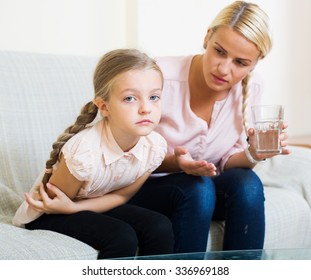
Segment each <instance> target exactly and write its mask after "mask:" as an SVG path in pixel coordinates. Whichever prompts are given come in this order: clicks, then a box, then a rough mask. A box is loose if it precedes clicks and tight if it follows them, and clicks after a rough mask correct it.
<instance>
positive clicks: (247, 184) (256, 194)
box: [227, 168, 264, 205]
mask: <svg viewBox="0 0 311 280" xmlns="http://www.w3.org/2000/svg"><path fill="white" fill-rule="evenodd" d="M227 175H229V176H230V178H228V179H227V184H228V185H229V186H231V192H232V193H233V194H235V197H236V199H238V200H241V201H243V203H249V204H250V205H256V204H257V203H259V204H262V202H263V201H264V190H263V184H262V182H261V180H260V178H259V177H258V176H257V174H256V173H255V172H254V171H253V170H252V169H247V168H236V169H232V170H230V172H228V174H227Z"/></svg>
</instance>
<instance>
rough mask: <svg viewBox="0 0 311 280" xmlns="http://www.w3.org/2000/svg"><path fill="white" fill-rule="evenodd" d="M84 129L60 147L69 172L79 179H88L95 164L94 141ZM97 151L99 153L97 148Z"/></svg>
mask: <svg viewBox="0 0 311 280" xmlns="http://www.w3.org/2000/svg"><path fill="white" fill-rule="evenodd" d="M90 136H91V135H90V133H89V132H88V131H87V129H86V130H83V131H82V132H80V133H78V134H76V135H74V136H73V137H72V138H71V139H69V140H68V142H66V143H65V145H64V146H63V148H62V154H63V155H64V159H65V162H66V165H67V167H68V169H69V171H70V173H71V174H72V175H73V176H74V177H75V178H77V179H78V180H79V181H90V180H92V178H93V175H94V172H95V165H96V151H95V150H96V147H97V145H96V143H97V141H96V140H95V139H92V138H90ZM97 153H100V150H99V148H98V149H97Z"/></svg>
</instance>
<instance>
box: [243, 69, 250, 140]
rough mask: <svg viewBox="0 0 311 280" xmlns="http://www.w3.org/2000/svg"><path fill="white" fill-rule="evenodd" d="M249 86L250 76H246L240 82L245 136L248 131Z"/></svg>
mask: <svg viewBox="0 0 311 280" xmlns="http://www.w3.org/2000/svg"><path fill="white" fill-rule="evenodd" d="M249 84H250V74H248V75H247V76H246V77H245V78H244V79H243V80H242V121H243V127H244V129H245V132H246V135H247V130H248V122H247V114H246V109H247V101H248V96H249Z"/></svg>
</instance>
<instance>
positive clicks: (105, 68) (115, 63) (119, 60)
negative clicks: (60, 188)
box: [42, 49, 163, 185]
mask: <svg viewBox="0 0 311 280" xmlns="http://www.w3.org/2000/svg"><path fill="white" fill-rule="evenodd" d="M150 69H153V70H155V71H157V72H158V73H159V74H160V76H161V78H162V84H163V75H162V72H161V70H160V68H159V67H158V65H157V64H156V62H155V60H153V59H151V58H150V57H149V56H147V55H146V54H144V53H142V52H140V51H138V50H136V49H117V50H113V51H111V52H108V53H107V54H105V55H104V56H103V57H102V58H101V59H100V60H99V62H98V64H97V66H96V69H95V73H94V77H93V85H94V93H95V97H94V99H96V98H102V99H103V100H104V101H108V100H109V97H110V93H111V89H112V86H113V84H114V82H115V80H116V79H117V78H118V76H119V75H120V74H122V73H124V72H127V71H130V70H150ZM97 113H98V108H97V106H96V105H95V104H94V102H93V100H91V101H89V102H88V103H87V104H85V105H84V106H83V107H82V109H81V112H80V115H79V116H78V117H77V119H76V121H75V123H74V124H73V125H71V126H69V127H68V128H67V129H66V130H65V131H64V132H63V133H62V134H61V135H60V136H59V137H58V138H57V140H56V141H55V142H54V143H53V145H52V151H51V153H50V158H49V159H48V160H47V161H46V172H45V174H44V177H43V179H42V182H43V184H44V185H46V183H47V182H48V181H49V179H50V177H51V175H52V172H53V165H54V164H55V163H56V162H57V161H58V159H59V156H60V153H61V149H62V147H63V146H64V144H65V143H66V142H67V141H68V140H69V139H70V138H71V137H73V136H74V135H75V134H77V133H78V132H80V131H82V130H83V129H85V128H86V127H87V126H88V125H90V124H91V123H92V122H93V120H94V119H95V118H96V116H97Z"/></svg>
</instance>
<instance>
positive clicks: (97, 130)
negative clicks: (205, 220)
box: [13, 49, 173, 258]
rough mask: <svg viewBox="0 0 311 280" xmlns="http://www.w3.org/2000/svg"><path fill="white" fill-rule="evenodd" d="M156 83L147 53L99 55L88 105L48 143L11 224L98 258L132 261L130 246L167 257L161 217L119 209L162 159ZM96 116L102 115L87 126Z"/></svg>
mask: <svg viewBox="0 0 311 280" xmlns="http://www.w3.org/2000/svg"><path fill="white" fill-rule="evenodd" d="M162 86H163V76H162V73H161V71H160V69H159V68H158V66H157V65H156V63H155V62H154V60H152V59H150V58H149V57H148V56H147V55H145V54H143V53H141V52H139V51H137V50H127V49H124V50H115V51H111V52H109V53H107V54H106V55H104V56H103V57H102V59H101V60H100V61H99V63H98V65H97V68H96V70H95V74H94V90H95V98H94V100H93V101H90V102H88V103H87V104H86V105H85V106H84V107H83V108H82V110H81V114H80V115H79V116H78V118H77V120H76V122H75V123H74V124H73V125H71V126H70V127H68V128H67V129H66V130H65V132H64V133H63V134H61V135H60V136H59V138H58V139H57V141H56V142H55V143H54V144H53V150H52V152H51V154H50V159H49V160H48V161H47V162H46V169H45V172H44V174H41V176H39V178H38V179H37V181H36V182H35V184H34V186H33V188H32V190H31V191H30V193H29V194H28V193H25V197H26V201H24V202H23V203H22V205H21V206H20V208H19V209H18V210H17V212H16V214H15V217H14V219H13V223H14V224H15V225H16V226H25V227H26V228H27V229H31V230H33V229H45V230H52V231H56V232H59V233H62V234H66V235H68V236H71V237H73V238H76V239H78V240H80V241H82V242H85V243H87V244H89V245H90V246H92V247H93V248H95V249H97V250H98V251H99V254H98V258H113V257H125V256H133V255H135V253H136V251H137V248H139V249H138V252H139V254H140V255H152V254H165V253H171V252H172V250H173V233H172V226H171V223H170V221H169V220H168V218H166V217H165V216H162V215H161V214H158V213H156V212H153V211H151V210H147V209H144V208H141V207H138V206H134V205H127V204H125V203H126V202H127V201H128V200H129V199H130V198H131V197H132V196H133V195H134V194H135V192H137V190H138V189H139V188H140V187H141V186H142V184H143V183H144V182H145V181H146V179H147V178H148V177H149V175H150V174H151V173H152V172H153V171H154V170H155V169H156V168H157V167H158V166H159V165H160V164H161V162H162V160H163V159H164V156H165V154H166V148H167V146H166V142H165V140H164V139H163V138H162V137H161V136H160V135H159V134H157V133H155V132H153V129H154V128H155V127H156V125H157V124H158V123H159V121H160V116H161V92H162ZM98 111H99V112H100V113H101V115H102V117H103V118H102V119H101V120H99V121H98V122H96V123H95V124H94V125H91V123H92V122H93V120H94V119H95V117H96V116H97V113H98ZM41 181H42V182H41ZM40 182H41V184H40ZM44 186H45V187H46V189H45V188H44ZM56 186H57V187H56ZM89 198H92V199H89ZM49 213H52V215H47V214H49Z"/></svg>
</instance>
